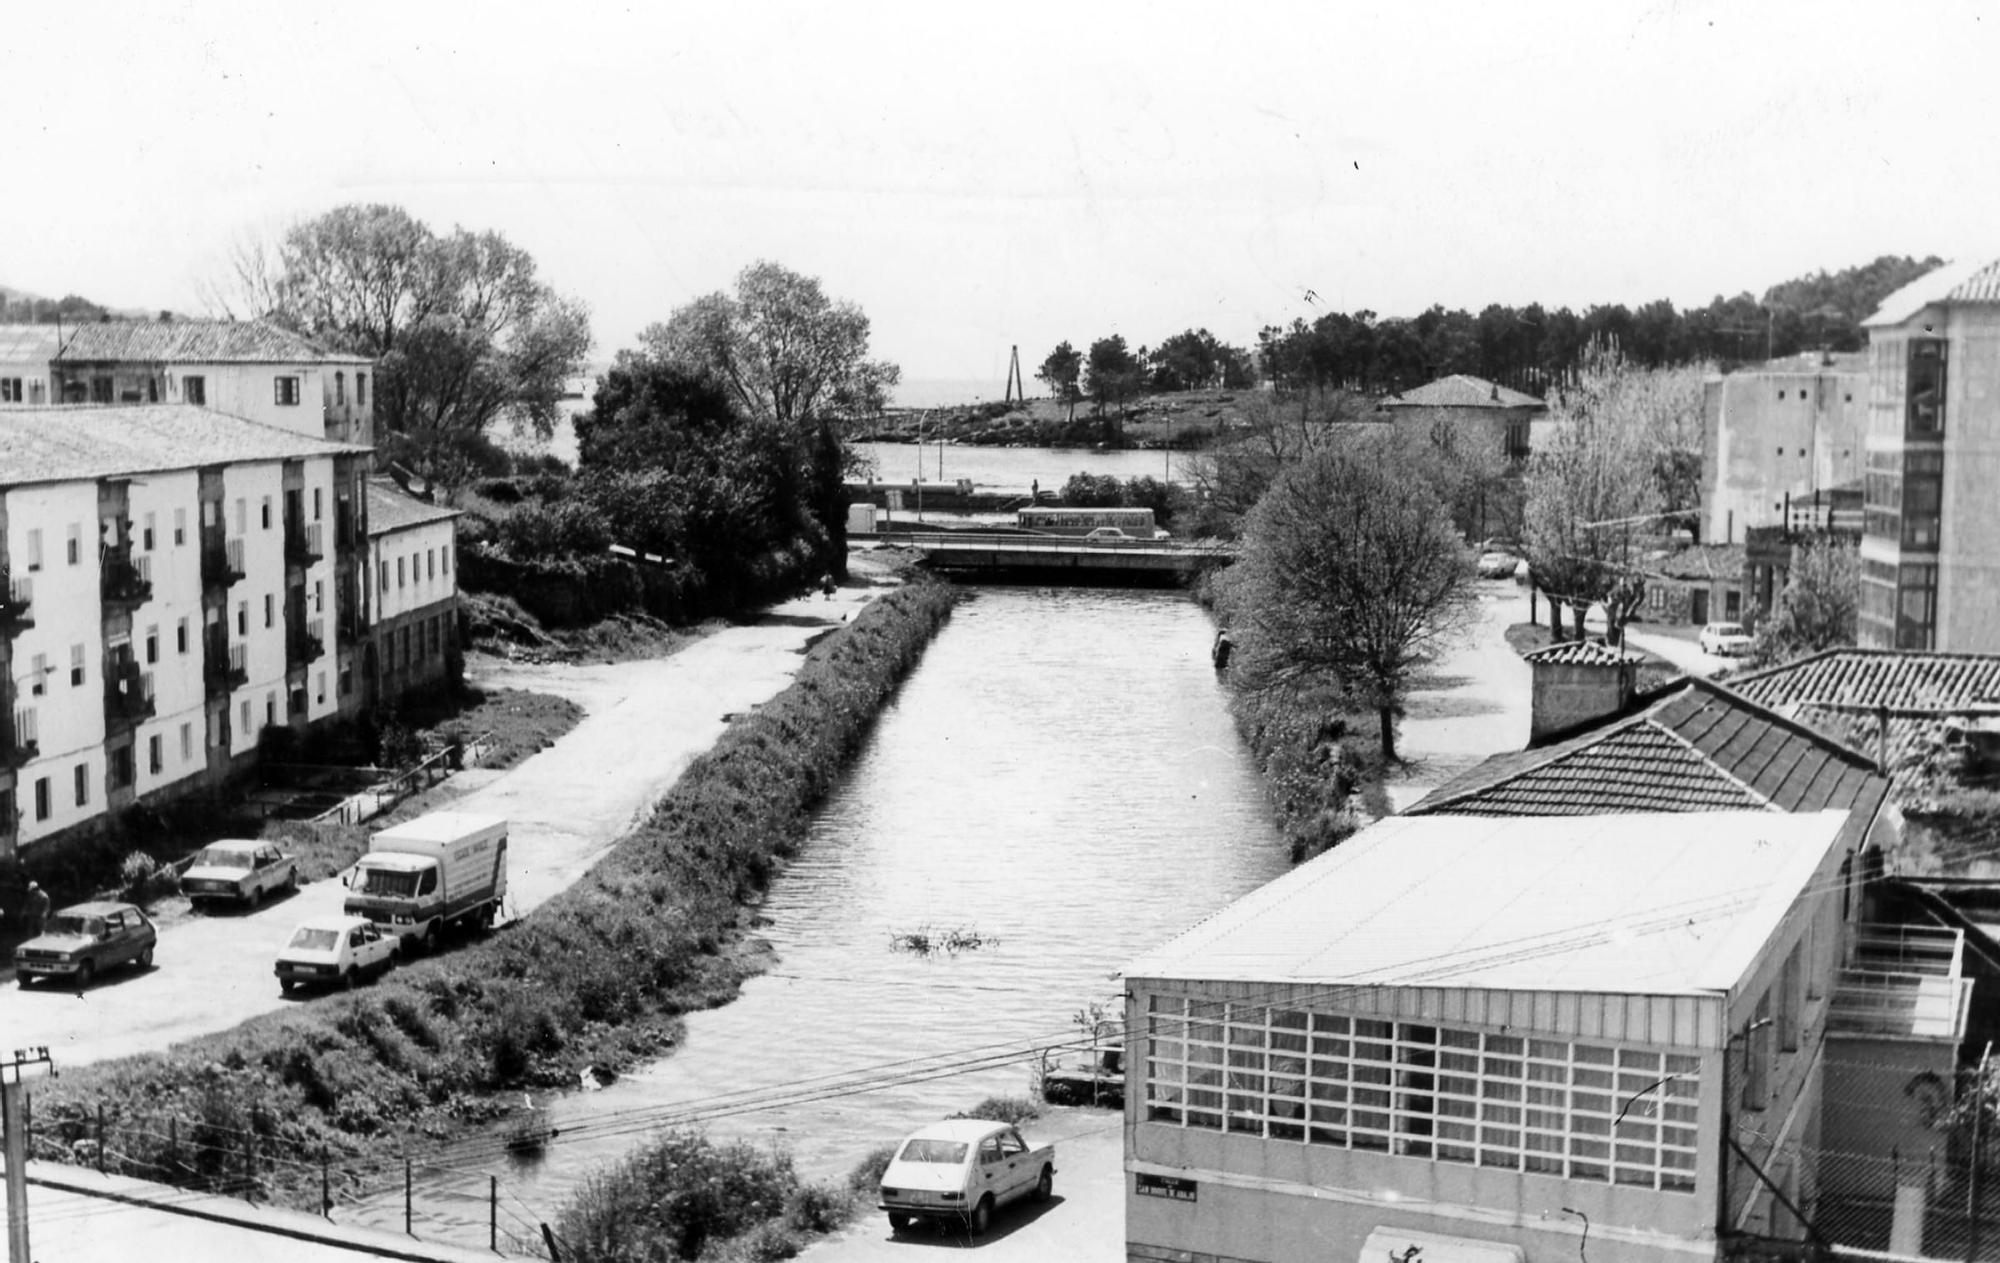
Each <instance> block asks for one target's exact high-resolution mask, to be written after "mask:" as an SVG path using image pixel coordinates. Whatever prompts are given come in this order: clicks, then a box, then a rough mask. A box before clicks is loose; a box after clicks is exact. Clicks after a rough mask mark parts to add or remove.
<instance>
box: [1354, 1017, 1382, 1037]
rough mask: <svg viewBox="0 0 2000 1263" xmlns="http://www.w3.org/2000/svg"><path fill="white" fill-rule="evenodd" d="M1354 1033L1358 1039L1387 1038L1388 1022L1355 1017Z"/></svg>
mask: <svg viewBox="0 0 2000 1263" xmlns="http://www.w3.org/2000/svg"><path fill="white" fill-rule="evenodd" d="M1354 1034H1355V1035H1356V1037H1358V1038H1360V1039H1388V1038H1389V1037H1390V1023H1388V1022H1377V1021H1373V1020H1371V1019H1369V1018H1365V1017H1357V1018H1355V1019H1354Z"/></svg>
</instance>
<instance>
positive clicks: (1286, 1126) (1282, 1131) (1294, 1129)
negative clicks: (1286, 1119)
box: [1267, 1122, 1306, 1141]
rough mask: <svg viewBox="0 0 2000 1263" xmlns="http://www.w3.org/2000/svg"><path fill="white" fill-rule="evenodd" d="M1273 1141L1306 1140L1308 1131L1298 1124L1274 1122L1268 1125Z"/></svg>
mask: <svg viewBox="0 0 2000 1263" xmlns="http://www.w3.org/2000/svg"><path fill="white" fill-rule="evenodd" d="M1267 1126H1268V1132H1267V1134H1268V1135H1269V1136H1270V1138H1271V1139H1272V1140H1300V1141H1302V1140H1304V1139H1305V1138H1306V1129H1305V1128H1304V1127H1303V1126H1301V1125H1300V1124H1298V1123H1279V1122H1273V1123H1270V1124H1268V1125H1267Z"/></svg>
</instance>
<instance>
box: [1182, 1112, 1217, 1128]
mask: <svg viewBox="0 0 2000 1263" xmlns="http://www.w3.org/2000/svg"><path fill="white" fill-rule="evenodd" d="M1187 1125H1188V1126H1190V1127H1206V1128H1207V1129H1208V1130H1210V1131H1221V1130H1222V1115H1220V1114H1204V1113H1202V1112H1201V1111H1199V1110H1189V1111H1188V1115H1187Z"/></svg>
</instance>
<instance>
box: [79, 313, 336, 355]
mask: <svg viewBox="0 0 2000 1263" xmlns="http://www.w3.org/2000/svg"><path fill="white" fill-rule="evenodd" d="M62 359H63V361H64V362H67V363H148V364H152V363H169V364H172V363H180V364H215V363H231V362H236V363H245V364H298V363H338V364H366V363H368V362H369V360H368V358H367V357H366V356H360V355H348V354H346V353H344V352H337V351H329V350H327V349H326V348H324V347H322V346H320V345H319V344H318V343H315V342H313V341H312V340H311V339H309V338H306V337H303V336H302V335H300V334H296V333H293V332H292V331H291V330H289V329H283V328H280V327H279V326H277V325H274V324H271V323H269V322H267V321H263V320H113V321H103V322H98V323H94V324H83V325H77V326H76V327H74V328H73V329H64V330H63V344H62Z"/></svg>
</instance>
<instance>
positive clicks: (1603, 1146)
mask: <svg viewBox="0 0 2000 1263" xmlns="http://www.w3.org/2000/svg"><path fill="white" fill-rule="evenodd" d="M1569 1156H1570V1157H1572V1158H1608V1157H1610V1156H1611V1146H1610V1144H1609V1143H1607V1142H1605V1141H1602V1140H1586V1139H1584V1138H1583V1137H1582V1136H1571V1137H1570V1138H1569Z"/></svg>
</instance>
